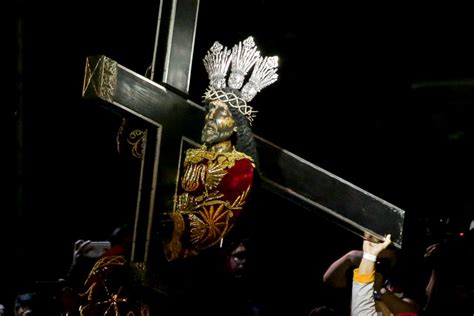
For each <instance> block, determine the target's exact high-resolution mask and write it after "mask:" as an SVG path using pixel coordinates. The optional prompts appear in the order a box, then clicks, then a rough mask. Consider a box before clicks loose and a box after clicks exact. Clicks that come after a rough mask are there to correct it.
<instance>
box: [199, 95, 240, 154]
mask: <svg viewBox="0 0 474 316" xmlns="http://www.w3.org/2000/svg"><path fill="white" fill-rule="evenodd" d="M236 130H237V129H236V123H235V120H234V117H233V115H232V113H231V111H230V109H229V107H228V106H227V104H226V103H225V102H223V101H220V100H214V101H211V102H209V104H208V106H207V114H206V118H205V124H204V127H203V129H202V134H201V141H202V142H203V143H204V144H206V145H208V146H212V145H214V144H217V143H220V142H223V141H227V140H230V139H231V136H232V134H233V133H234V132H235V131H236Z"/></svg>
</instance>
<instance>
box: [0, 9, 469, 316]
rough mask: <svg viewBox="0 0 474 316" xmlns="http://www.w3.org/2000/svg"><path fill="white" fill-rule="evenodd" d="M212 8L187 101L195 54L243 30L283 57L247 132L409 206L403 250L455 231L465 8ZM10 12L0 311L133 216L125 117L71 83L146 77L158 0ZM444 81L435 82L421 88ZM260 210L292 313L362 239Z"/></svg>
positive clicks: (461, 212)
mask: <svg viewBox="0 0 474 316" xmlns="http://www.w3.org/2000/svg"><path fill="white" fill-rule="evenodd" d="M221 2H223V1H202V3H201V8H200V12H199V21H198V28H197V33H196V47H195V60H194V61H193V68H192V76H191V87H190V92H189V93H190V96H191V98H192V99H194V100H200V98H201V94H202V93H203V91H204V89H205V87H206V86H207V83H208V82H207V76H206V74H205V70H204V67H203V66H202V63H201V59H202V57H203V56H204V54H205V52H206V50H207V49H208V48H209V47H210V46H211V45H212V43H213V42H214V41H215V40H219V41H220V42H221V43H222V44H224V45H226V46H232V45H233V44H234V43H235V42H236V41H238V40H243V39H245V38H246V37H247V36H249V35H253V36H254V37H255V41H256V43H257V45H258V46H259V48H260V50H261V51H262V53H263V54H264V55H278V56H279V57H280V59H279V60H280V69H279V75H280V79H279V81H278V82H277V83H275V84H274V85H272V86H269V87H267V88H265V89H264V90H263V91H262V92H261V93H260V94H259V95H258V96H257V97H256V98H255V100H254V102H253V103H254V104H253V105H254V106H255V107H256V108H257V109H258V110H259V113H258V116H257V119H256V121H255V123H254V131H255V133H256V134H258V135H260V136H263V137H264V138H266V139H268V140H270V141H272V142H273V143H275V144H277V145H279V146H281V147H283V148H285V149H288V150H290V151H291V152H293V153H295V154H297V155H299V156H301V157H303V158H305V159H307V160H309V161H311V162H313V163H315V164H316V165H318V166H320V167H322V168H324V169H326V170H328V171H330V172H332V173H334V174H336V175H338V176H341V177H342V178H344V179H346V180H348V181H350V182H352V183H354V184H356V185H357V186H359V187H361V188H363V189H365V190H367V191H369V192H371V193H373V194H375V195H377V196H379V197H381V198H383V199H385V200H387V201H389V202H391V203H393V204H395V205H397V206H399V207H401V208H403V209H404V210H406V212H407V218H409V220H407V225H409V226H408V227H407V244H408V245H410V244H416V243H417V242H421V241H420V239H415V237H410V236H411V235H410V234H411V232H412V231H413V236H418V234H420V235H423V232H422V230H423V223H424V222H425V221H426V220H425V218H428V219H429V221H432V222H438V221H439V220H440V219H443V218H446V217H451V219H452V220H454V221H455V222H456V225H454V228H453V229H456V230H461V229H465V225H466V223H467V222H466V220H467V219H469V216H472V210H471V204H472V198H471V187H472V184H471V183H472V181H471V178H472V175H473V171H474V170H473V167H472V164H471V161H472V154H471V153H470V151H471V148H472V144H473V140H472V123H473V119H474V117H473V109H472V105H473V104H472V103H473V102H472V95H473V92H472V91H473V87H472V85H461V86H460V85H457V86H456V87H457V88H455V89H453V88H450V87H452V86H451V84H452V83H453V82H456V81H462V80H468V79H471V78H473V77H474V63H473V60H472V56H474V54H473V49H472V48H471V46H472V45H471V43H470V40H471V36H470V33H471V32H472V30H473V29H474V28H473V25H472V24H473V23H474V22H472V19H470V18H469V17H467V16H466V14H467V12H468V11H467V10H463V8H457V7H454V5H453V6H450V7H446V6H444V7H443V8H435V7H420V8H414V7H410V6H401V5H399V6H395V5H393V6H391V5H388V4H386V5H384V6H380V7H370V8H369V7H364V6H359V4H358V5H351V4H350V5H348V4H344V5H342V4H340V5H334V6H330V5H321V4H314V3H311V2H308V1H292V2H291V3H290V2H285V3H278V2H273V1H272V2H270V1H263V0H261V1H238V2H234V1H228V2H226V3H224V4H223V3H221ZM310 3H311V4H310ZM15 9H16V10H15V14H11V15H10V14H6V18H5V19H3V21H6V22H2V23H5V24H6V25H5V27H4V29H5V30H7V35H6V37H5V38H6V42H5V43H6V45H5V47H6V48H7V49H6V50H5V51H6V55H5V56H6V58H5V59H4V66H5V70H6V71H5V74H6V75H5V76H6V77H8V79H5V80H6V82H7V83H6V84H5V87H6V91H7V94H6V99H5V100H8V101H5V102H2V103H4V104H6V105H5V106H4V107H3V109H2V113H4V112H3V110H6V111H5V114H2V116H3V117H4V118H6V120H5V123H4V124H2V125H3V127H2V128H5V127H6V129H5V130H6V134H5V135H7V137H6V139H5V143H4V145H5V147H4V151H3V152H4V153H5V157H6V159H5V160H4V161H5V162H4V165H3V167H4V168H2V170H4V174H5V175H7V176H6V177H3V178H4V179H6V181H5V185H6V186H5V187H6V189H5V191H4V192H5V199H3V202H4V204H3V205H2V206H3V207H2V208H3V211H2V217H3V219H2V232H6V229H7V228H9V229H12V228H13V229H14V233H13V234H10V233H9V234H7V233H4V234H5V235H3V234H2V236H3V237H4V238H2V244H4V247H3V248H4V249H5V258H7V260H3V259H2V261H4V263H3V268H2V274H3V275H4V276H5V277H7V276H8V277H9V278H10V279H11V278H12V277H13V281H12V282H11V283H8V282H5V283H3V282H2V295H3V297H0V300H3V301H11V300H10V299H11V297H12V295H13V294H12V293H13V292H18V291H22V290H23V289H26V288H28V287H29V286H30V285H31V284H32V282H34V281H37V280H41V281H48V282H49V281H54V280H57V279H58V278H60V277H62V276H63V275H64V273H65V271H66V269H67V267H68V265H69V263H70V259H71V255H72V245H73V242H74V240H76V239H79V238H86V239H104V238H106V237H107V236H108V234H109V233H110V231H111V229H112V228H113V227H115V226H116V225H117V224H119V223H121V222H123V221H124V220H129V219H130V218H132V217H133V208H134V202H133V198H134V196H133V194H134V190H135V189H134V188H135V187H134V183H135V182H134V181H135V180H136V179H135V174H134V173H133V172H129V171H127V170H126V169H124V167H123V166H124V158H123V157H122V156H120V155H118V154H117V151H116V149H115V136H116V131H117V129H118V126H119V125H120V120H121V119H120V117H118V116H116V115H114V114H111V113H109V112H107V111H105V110H104V109H102V108H96V107H92V106H90V105H87V104H84V103H83V102H82V101H81V89H82V78H83V74H84V65H85V58H86V56H89V55H96V54H103V55H107V56H108V57H110V58H112V59H114V60H116V61H117V62H119V63H120V64H121V65H124V66H125V67H127V68H129V69H131V70H133V71H135V72H137V73H140V74H145V71H146V69H147V67H148V66H149V65H150V63H151V58H152V53H153V44H154V36H155V34H154V32H155V25H156V16H157V10H158V3H155V2H152V1H145V0H141V1H135V2H133V3H131V2H125V3H120V2H115V1H88V0H85V1H69V2H65V3H52V2H51V3H44V2H36V1H35V2H33V1H28V2H17V3H16V7H15ZM466 11H467V12H466ZM19 25H20V26H21V28H19ZM12 48H14V49H12ZM18 65H21V70H18ZM7 75H8V76H7ZM12 78H13V79H12ZM157 81H159V78H158V79H157ZM440 81H442V82H446V84H445V85H441V86H439V87H433V86H432V85H429V84H428V85H427V87H426V86H423V87H424V88H419V87H420V84H421V83H429V82H440ZM21 115H23V129H22V131H23V134H22V135H20V134H19V132H18V129H17V125H16V124H17V122H18V121H19V118H20V116H21ZM2 122H3V120H2ZM15 136H17V137H15ZM20 136H22V138H21V137H20ZM18 137H20V138H21V139H22V140H23V142H22V150H18V147H17V146H18V144H19V143H18V142H17V139H18ZM19 154H21V155H20V156H19ZM20 168H21V173H20V175H19V171H20ZM10 179H11V180H10ZM17 188H20V189H21V190H18V189H17ZM130 192H133V193H130ZM469 212H471V213H469ZM262 214H263V215H262V216H261V218H264V219H265V220H262V221H261V222H260V223H261V224H262V226H261V234H260V239H259V241H258V242H259V244H260V246H261V248H260V249H262V251H261V252H260V255H259V257H258V258H260V260H261V262H262V263H261V264H260V265H261V266H265V265H267V264H268V265H269V266H270V267H271V268H270V269H267V270H265V271H267V272H266V273H267V276H268V278H265V280H266V281H267V282H268V283H269V284H270V286H269V287H268V289H272V290H271V291H270V292H271V293H273V294H275V295H276V297H286V298H287V302H286V303H282V304H283V305H285V304H286V305H288V306H291V305H292V304H295V303H296V302H298V303H299V305H298V304H295V305H298V306H302V307H300V308H301V309H302V311H301V313H302V315H304V310H307V307H308V306H310V305H311V304H312V299H313V298H312V297H311V296H312V294H314V293H313V292H314V291H316V290H313V291H309V292H308V291H303V290H299V289H300V287H301V285H296V284H300V283H296V282H297V281H298V280H300V281H301V279H304V282H307V283H308V285H309V286H310V287H311V286H312V285H314V288H317V287H318V282H319V280H320V277H321V274H322V272H323V271H324V270H323V269H324V268H325V267H326V266H327V264H328V262H331V261H332V260H334V259H335V258H337V257H338V256H340V255H342V254H343V253H344V252H345V251H346V250H349V249H352V248H354V247H359V242H360V240H359V239H358V238H357V237H354V236H353V235H352V234H349V233H347V232H345V231H343V230H340V229H339V228H338V227H336V226H332V225H325V223H326V221H325V220H323V219H320V218H319V217H317V216H315V215H313V214H310V213H305V212H304V211H302V210H298V209H296V208H295V207H293V206H292V205H290V204H289V203H288V204H285V203H279V202H269V204H268V208H267V209H266V210H265V211H262ZM469 214H471V215H469ZM328 236H329V237H331V238H327V237H328ZM410 238H411V239H410ZM322 240H324V242H323V241H322ZM295 241H298V242H295ZM2 257H3V256H2ZM11 271H13V272H14V273H10V272H11ZM282 271H284V272H285V273H282ZM273 275H279V276H280V286H273V283H272V282H275V281H274V278H272V276H273ZM282 280H283V281H282ZM281 284H283V286H282V285H281ZM281 287H284V288H285V291H283V290H282V289H281ZM288 288H290V289H292V290H294V291H293V292H292V293H293V295H290V296H289V297H291V298H292V299H288V296H285V295H288V294H285V293H287V291H288ZM301 288H305V286H303V287H301ZM268 289H267V290H268ZM273 291H274V292H275V293H274V292H273ZM0 302H2V301H0ZM280 302H282V301H280ZM295 315H296V314H295Z"/></svg>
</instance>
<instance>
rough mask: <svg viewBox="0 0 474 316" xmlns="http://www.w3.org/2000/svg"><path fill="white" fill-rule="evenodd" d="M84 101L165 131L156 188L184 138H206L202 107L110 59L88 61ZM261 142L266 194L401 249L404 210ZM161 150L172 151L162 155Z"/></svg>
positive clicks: (169, 180)
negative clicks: (98, 103) (385, 236)
mask: <svg viewBox="0 0 474 316" xmlns="http://www.w3.org/2000/svg"><path fill="white" fill-rule="evenodd" d="M83 96H84V97H85V98H92V99H99V100H101V101H102V103H103V104H104V105H105V106H107V107H109V108H119V109H121V110H123V111H126V112H128V113H131V114H133V115H134V116H137V117H140V118H142V119H143V120H145V121H146V122H148V123H150V124H152V125H153V126H156V127H157V129H158V130H159V131H158V132H157V144H158V145H157V149H158V150H157V154H158V157H157V158H156V159H157V160H156V161H157V163H158V161H159V165H158V170H159V171H158V174H159V177H158V178H157V180H156V181H157V182H156V187H157V188H160V187H161V188H169V187H171V186H174V184H175V183H176V175H177V172H178V163H177V162H178V161H179V157H180V156H179V155H180V147H181V144H182V141H183V139H184V138H186V139H190V140H192V141H194V142H196V143H198V140H199V139H200V132H201V128H202V124H196V122H199V121H202V122H204V108H203V107H202V106H200V105H198V104H196V103H195V102H193V101H191V100H189V99H188V98H187V96H186V95H185V94H183V93H181V92H179V91H177V90H175V89H173V88H172V87H168V86H165V85H163V84H159V83H156V82H153V81H151V80H149V79H147V78H145V77H143V76H141V75H139V74H137V73H135V72H133V71H131V70H129V69H127V68H125V67H123V66H122V65H120V64H118V63H117V62H115V61H113V60H112V59H110V58H108V57H106V56H94V57H89V58H87V62H86V75H85V80H84V87H83ZM256 139H257V145H258V154H259V157H260V168H261V174H262V176H263V181H262V182H263V185H264V187H265V188H266V189H268V190H270V191H272V192H274V193H276V194H278V195H280V196H283V197H285V198H287V199H289V200H291V201H293V202H294V203H296V204H298V205H300V206H301V207H304V208H305V209H308V210H311V211H317V212H318V213H319V214H327V215H329V217H330V219H331V220H334V221H335V222H336V223H338V224H341V225H342V226H344V227H346V228H347V229H349V230H351V231H353V232H355V233H357V234H358V235H361V236H363V235H366V234H369V235H370V236H373V237H374V238H376V239H381V238H382V235H383V234H385V233H391V234H392V241H393V244H394V245H395V246H397V247H400V248H401V246H402V240H403V223H404V216H405V212H404V211H403V210H402V209H400V208H398V207H396V206H395V205H392V204H390V203H388V202H387V201H384V200H383V199H381V198H379V197H377V196H375V195H373V194H371V193H369V192H367V191H365V190H363V189H361V188H359V187H357V186H355V185H354V184H352V183H350V182H348V181H346V180H344V179H342V178H340V177H338V176H336V175H334V174H332V173H330V172H328V171H326V170H324V169H322V168H320V167H318V166H316V165H314V164H312V163H310V162H309V161H306V160H304V159H302V158H301V157H299V156H297V155H296V154H294V153H291V152H289V151H287V150H285V149H283V148H280V147H278V146H276V145H275V144H272V143H271V142H268V141H266V140H265V139H264V138H262V137H259V136H258V135H256ZM159 147H162V148H166V150H161V151H160V150H159ZM166 193H169V195H166V194H163V192H160V193H159V196H160V197H161V198H163V197H164V196H168V197H169V199H170V198H171V197H172V193H171V192H166ZM151 198H152V199H154V196H152V197H151ZM168 202H169V201H168ZM162 203H164V204H163V205H165V204H166V202H164V201H163V202H162ZM157 206H158V205H157ZM321 211H323V212H321ZM149 213H150V214H152V213H153V209H150V210H149ZM149 237H150V236H148V237H147V238H148V239H149Z"/></svg>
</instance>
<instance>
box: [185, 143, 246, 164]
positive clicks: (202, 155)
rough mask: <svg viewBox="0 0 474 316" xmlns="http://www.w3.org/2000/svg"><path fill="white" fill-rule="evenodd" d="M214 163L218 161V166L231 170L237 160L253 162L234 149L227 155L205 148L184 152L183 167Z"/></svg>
mask: <svg viewBox="0 0 474 316" xmlns="http://www.w3.org/2000/svg"><path fill="white" fill-rule="evenodd" d="M206 159H207V160H209V161H214V160H216V159H219V164H222V167H223V168H232V167H233V166H234V164H235V162H236V161H237V160H241V159H249V160H250V161H252V162H253V159H252V157H250V156H248V155H246V154H244V153H242V152H240V151H237V150H235V148H234V149H233V150H232V151H231V152H228V153H219V152H213V151H208V150H206V147H204V146H203V147H201V148H196V149H195V148H192V149H188V150H187V151H186V159H185V160H184V166H187V165H189V164H197V163H199V162H201V161H203V160H206Z"/></svg>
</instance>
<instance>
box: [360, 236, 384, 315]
mask: <svg viewBox="0 0 474 316" xmlns="http://www.w3.org/2000/svg"><path fill="white" fill-rule="evenodd" d="M390 243H391V236H390V234H389V235H387V236H386V237H385V238H384V241H383V242H382V243H375V242H372V241H369V240H364V243H363V246H362V249H363V255H362V260H361V261H360V265H359V268H358V269H355V270H354V279H353V282H352V301H351V311H352V315H353V316H356V315H364V316H377V312H376V310H375V300H374V280H375V263H376V262H377V256H378V255H379V254H380V252H381V251H382V250H384V249H385V248H387V247H388V245H390Z"/></svg>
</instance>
